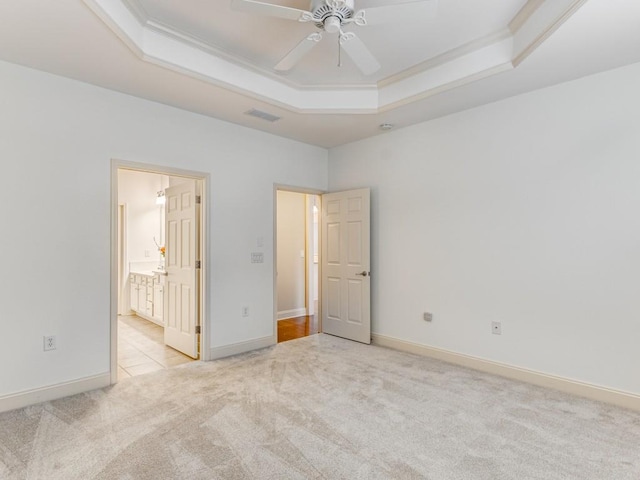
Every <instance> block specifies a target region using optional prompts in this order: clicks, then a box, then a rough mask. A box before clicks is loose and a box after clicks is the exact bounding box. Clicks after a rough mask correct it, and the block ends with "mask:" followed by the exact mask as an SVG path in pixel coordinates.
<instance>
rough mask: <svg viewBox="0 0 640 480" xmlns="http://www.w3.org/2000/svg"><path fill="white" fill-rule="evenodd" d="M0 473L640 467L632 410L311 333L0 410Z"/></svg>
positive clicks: (611, 472)
mask: <svg viewBox="0 0 640 480" xmlns="http://www.w3.org/2000/svg"><path fill="white" fill-rule="evenodd" d="M0 478H2V479H51V480H53V479H64V480H71V479H91V478H96V479H127V480H141V479H154V480H158V479H189V480H193V479H217V478H220V479H245V478H256V479H294V478H296V479H321V478H327V479H418V478H424V479H432V480H454V479H455V480H462V479H465V480H466V479H487V480H500V479H518V480H524V479H540V480H553V479H562V480H566V479H576V480H578V479H579V480H589V479H594V480H595V479H598V480H603V479H606V480H609V479H611V480H624V479H629V480H638V479H640V413H637V412H632V411H627V410H623V409H620V408H616V407H612V406H608V405H604V404H599V403H596V402H591V401H588V400H583V399H580V398H575V397H571V396H568V395H564V394H562V393H558V392H555V391H551V390H545V389H543V388H538V387H534V386H530V385H527V384H522V383H518V382H513V381H510V380H506V379H502V378H499V377H494V376H491V375H486V374H482V373H478V372H474V371H471V370H466V369H463V368H459V367H455V366H452V365H448V364H446V363H442V362H438V361H435V360H431V359H427V358H423V357H418V356H413V355H409V354H405V353H401V352H395V351H393V350H388V349H384V348H380V347H375V346H365V345H361V344H358V343H354V342H349V341H346V340H342V339H339V338H335V337H331V336H327V335H314V336H312V337H306V338H303V339H299V340H292V341H290V342H285V343H281V344H278V345H277V346H274V347H271V348H268V349H265V350H261V351H258V352H252V353H248V354H244V355H240V356H236V357H232V358H228V359H224V360H218V361H215V362H208V363H200V362H197V363H193V364H188V365H184V366H180V367H176V368H173V369H170V370H163V371H159V372H154V373H150V374H148V375H142V376H139V377H134V378H130V379H126V380H123V381H122V382H120V383H118V384H117V385H115V386H114V387H111V388H107V389H103V390H98V391H94V392H90V393H86V394H81V395H76V396H74V397H69V398H65V399H61V400H57V401H53V402H47V403H44V404H40V405H36V406H33V407H28V408H25V409H22V410H15V411H12V412H7V413H4V414H0Z"/></svg>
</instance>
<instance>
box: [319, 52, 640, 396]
mask: <svg viewBox="0 0 640 480" xmlns="http://www.w3.org/2000/svg"><path fill="white" fill-rule="evenodd" d="M638 85H640V64H636V65H632V66H629V67H626V68H622V69H619V70H615V71H610V72H605V73H602V74H599V75H595V76H591V77H587V78H584V79H581V80H578V81H573V82H570V83H566V84H562V85H559V86H555V87H552V88H548V89H545V90H540V91H536V92H533V93H530V94H526V95H522V96H518V97H515V98H511V99H507V100H504V101H501V102H498V103H494V104H491V105H486V106H483V107H480V108H476V109H473V110H469V111H465V112H462V113H459V114H456V115H452V116H449V117H446V118H442V119H439V120H435V121H431V122H427V123H423V124H420V125H416V126H413V127H409V128H405V129H402V130H398V131H395V132H391V133H389V134H385V135H380V136H377V137H375V138H371V139H368V140H364V141H361V142H357V143H353V144H349V145H346V146H343V147H340V148H335V149H332V150H331V151H330V153H329V156H330V162H329V172H330V176H329V184H330V189H331V191H337V190H343V189H349V188H355V187H361V186H371V187H372V267H371V271H372V282H373V283H372V290H373V295H372V298H373V331H374V332H375V333H378V334H381V335H386V336H389V337H395V338H398V339H402V340H406V341H411V342H415V343H419V344H423V345H429V346H435V347H439V348H442V349H446V350H450V351H454V352H460V353H464V354H468V355H472V356H477V357H481V358H485V359H490V360H494V361H498V362H503V363H506V364H510V365H514V366H519V367H524V368H528V369H532V370H536V371H540V372H545V373H549V374H554V375H559V376H562V377H566V378H571V379H575V380H580V381H583V382H587V383H591V384H596V385H601V386H605V387H610V388H613V389H618V390H623V391H628V392H632V393H636V394H640V374H638V365H640V315H639V313H638V312H639V310H640V274H639V273H638V272H640V216H639V215H640V133H639V132H640V108H639V106H640V89H638ZM424 311H430V312H433V314H434V321H433V323H430V324H429V323H426V322H424V321H423V320H422V312H424ZM492 321H500V322H502V330H503V333H502V335H501V336H496V335H492V334H491V327H490V325H491V322H492Z"/></svg>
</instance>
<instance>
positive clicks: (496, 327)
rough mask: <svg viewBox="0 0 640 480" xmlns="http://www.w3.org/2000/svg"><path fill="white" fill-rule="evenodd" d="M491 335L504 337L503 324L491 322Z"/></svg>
mask: <svg viewBox="0 0 640 480" xmlns="http://www.w3.org/2000/svg"><path fill="white" fill-rule="evenodd" d="M491 333H493V334H494V335H502V323H500V322H491Z"/></svg>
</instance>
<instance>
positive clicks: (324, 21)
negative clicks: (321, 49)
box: [311, 0, 354, 33]
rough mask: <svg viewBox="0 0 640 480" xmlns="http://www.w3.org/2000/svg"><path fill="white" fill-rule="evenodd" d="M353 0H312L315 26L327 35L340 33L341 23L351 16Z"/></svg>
mask: <svg viewBox="0 0 640 480" xmlns="http://www.w3.org/2000/svg"><path fill="white" fill-rule="evenodd" d="M353 10H354V0H312V1H311V12H312V13H313V18H314V19H316V20H318V21H317V22H316V26H317V27H318V28H321V29H323V30H324V31H326V32H329V33H336V32H339V31H340V27H341V25H342V21H343V20H345V19H347V18H351V17H352V16H353Z"/></svg>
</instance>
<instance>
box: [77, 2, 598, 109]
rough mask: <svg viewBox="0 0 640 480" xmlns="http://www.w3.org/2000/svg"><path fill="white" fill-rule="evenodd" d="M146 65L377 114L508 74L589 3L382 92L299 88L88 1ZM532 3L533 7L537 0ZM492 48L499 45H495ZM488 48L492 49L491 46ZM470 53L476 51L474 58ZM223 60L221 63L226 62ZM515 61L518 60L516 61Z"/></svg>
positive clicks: (282, 101)
mask: <svg viewBox="0 0 640 480" xmlns="http://www.w3.org/2000/svg"><path fill="white" fill-rule="evenodd" d="M83 1H84V3H85V4H86V5H87V6H88V7H89V8H90V9H91V10H93V11H94V12H95V13H96V14H97V15H98V17H99V18H100V19H101V20H103V21H104V22H105V23H106V24H107V26H109V27H110V28H111V29H112V30H113V31H114V32H115V33H116V35H117V36H118V37H119V38H120V39H121V40H123V41H124V43H125V44H126V45H127V46H129V47H130V48H131V50H132V51H133V52H134V53H135V54H136V55H138V56H139V57H140V58H141V59H143V60H145V61H147V62H150V63H153V64H156V65H160V66H163V67H166V68H168V69H171V70H174V71H178V72H180V73H184V74H187V75H190V76H192V77H195V78H199V79H201V80H204V81H206V82H209V83H212V84H214V85H217V86H220V87H222V88H225V89H228V90H230V91H233V92H236V93H240V94H242V95H247V96H249V97H252V98H255V99H258V100H261V101H264V102H267V103H270V104H273V105H277V106H279V107H281V108H284V109H287V110H290V111H293V112H296V113H326V114H342V113H363V114H364V113H376V112H380V111H386V110H389V109H391V108H395V107H396V106H400V105H404V104H407V103H410V102H412V101H415V99H420V98H424V97H425V96H430V95H433V94H434V92H442V91H444V90H448V89H451V88H455V87H456V86H458V85H460V84H461V83H462V84H464V83H468V81H470V80H469V79H474V78H477V77H478V76H479V77H484V76H486V75H487V74H488V72H496V71H504V69H507V68H512V66H513V65H516V64H517V63H516V61H522V58H524V57H526V55H528V54H530V53H531V52H532V51H533V50H534V49H535V48H536V47H537V46H539V45H540V44H541V43H542V41H544V39H546V38H547V37H548V36H549V35H550V33H551V32H552V31H554V30H555V29H556V28H558V26H559V25H560V24H561V23H562V22H564V20H566V19H567V18H568V17H569V16H570V15H571V14H572V13H573V12H575V11H576V10H577V9H578V8H579V7H580V6H581V5H582V4H583V3H584V2H585V1H586V0H545V1H544V3H543V4H542V5H539V6H538V7H537V8H535V9H533V11H531V14H530V15H529V16H528V18H527V19H526V21H524V22H523V23H522V25H521V26H520V28H519V29H518V31H517V33H516V35H514V36H512V35H510V34H509V31H508V30H506V33H505V31H502V32H498V33H497V34H495V37H492V36H488V37H485V38H482V39H479V40H478V41H476V42H471V44H470V45H465V46H463V47H461V48H459V49H456V50H452V51H451V52H448V53H446V54H443V55H441V56H440V57H438V58H436V59H434V60H432V61H428V62H423V63H422V64H420V65H419V66H417V67H414V68H412V69H408V70H406V71H405V72H402V73H401V74H399V75H396V76H393V77H390V78H389V79H387V80H385V81H383V82H381V84H380V85H372V86H370V87H368V86H364V87H362V86H361V87H358V88H350V87H348V86H345V87H337V86H335V87H333V88H321V87H314V88H299V86H293V85H292V84H291V83H289V84H287V83H285V82H284V81H283V79H282V78H280V77H275V78H274V77H273V76H271V75H264V74H263V72H262V73H261V72H260V69H258V68H249V67H248V66H247V65H246V64H241V63H239V62H237V59H235V57H233V58H234V59H233V60H229V59H228V55H226V54H225V55H223V54H222V52H220V51H212V50H213V48H212V47H210V46H209V45H207V44H205V43H204V42H199V41H197V40H196V39H194V38H193V37H188V36H185V35H181V34H180V33H178V32H175V31H172V30H171V29H169V28H168V27H166V26H164V25H161V24H159V23H153V22H151V23H150V22H147V23H146V24H142V23H141V22H140V21H139V18H138V16H139V15H141V14H143V13H144V12H140V11H138V12H133V11H132V9H131V8H129V7H127V6H125V4H124V2H123V1H122V0H83ZM534 1H535V0H534ZM491 40H495V41H494V42H493V43H491ZM487 43H488V45H487ZM473 47H476V49H475V50H474V49H473ZM223 57H224V58H223ZM513 59H516V60H515V61H514V60H513Z"/></svg>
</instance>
